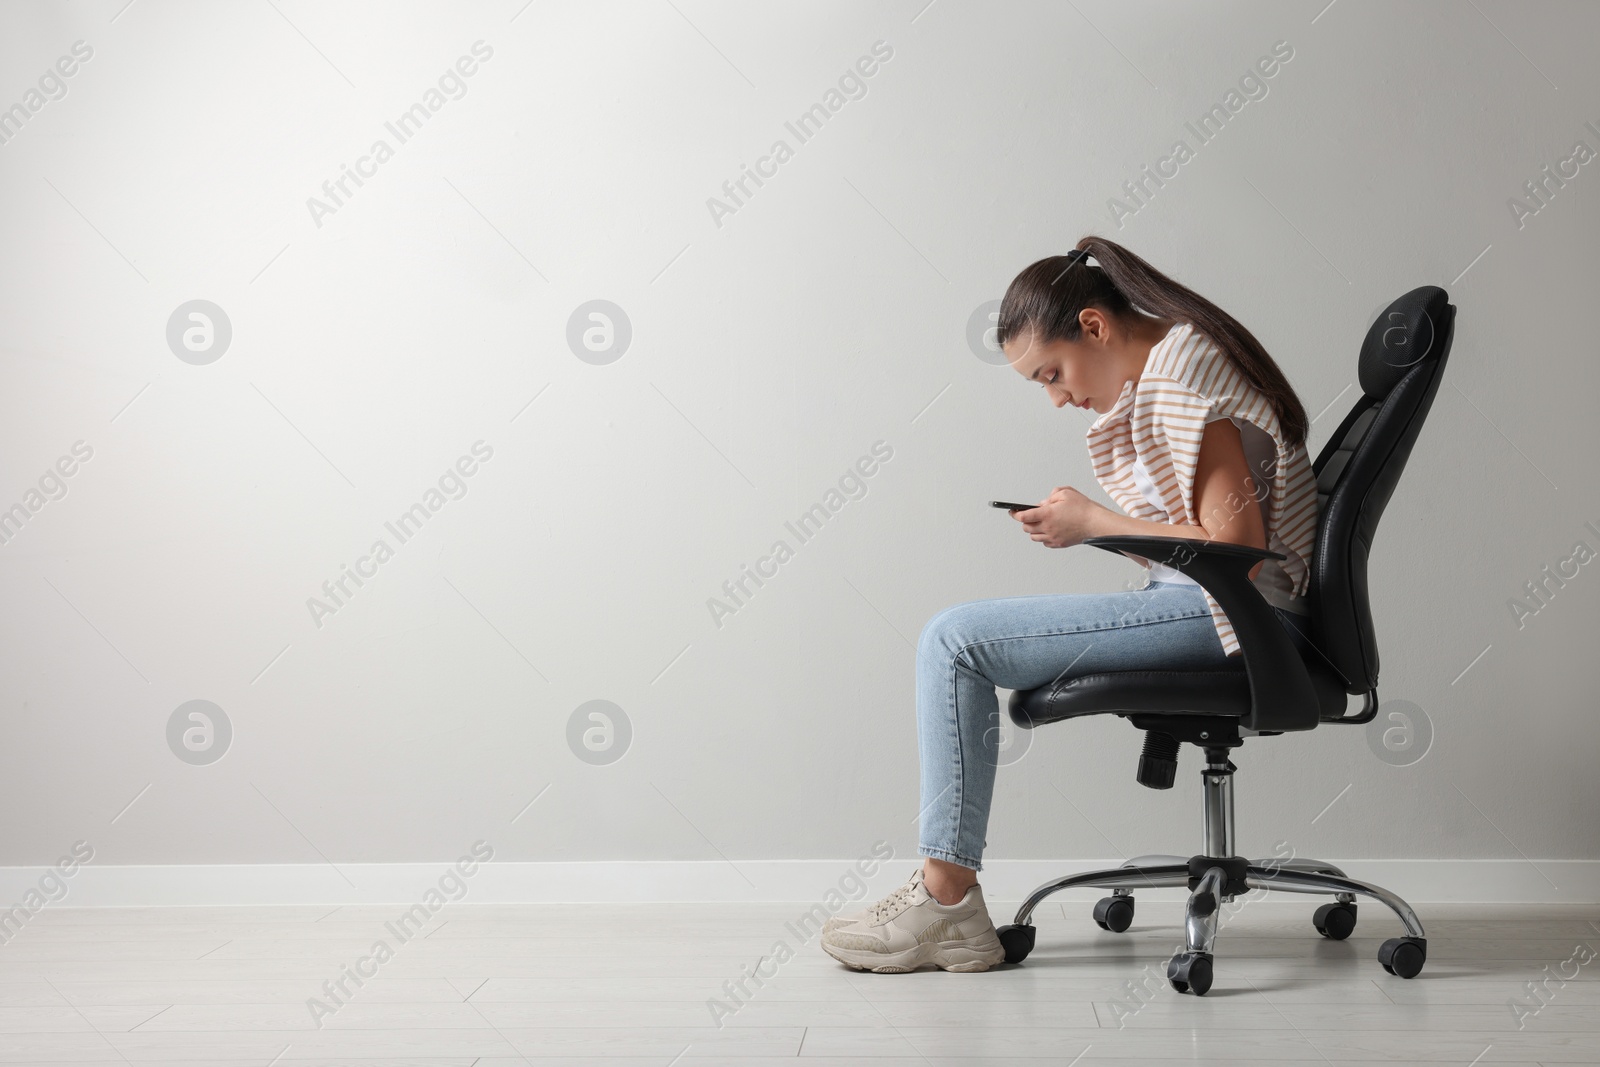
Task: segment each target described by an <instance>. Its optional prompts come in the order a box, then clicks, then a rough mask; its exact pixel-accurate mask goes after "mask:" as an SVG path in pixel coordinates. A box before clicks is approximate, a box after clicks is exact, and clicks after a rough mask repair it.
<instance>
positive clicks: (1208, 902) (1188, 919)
mask: <svg viewBox="0 0 1600 1067" xmlns="http://www.w3.org/2000/svg"><path fill="white" fill-rule="evenodd" d="M1227 884H1228V878H1227V875H1226V874H1224V873H1223V870H1222V868H1221V867H1208V868H1207V869H1206V873H1205V874H1202V875H1201V876H1200V884H1199V885H1197V886H1195V887H1194V892H1192V893H1190V894H1189V903H1188V904H1187V905H1185V908H1184V924H1183V925H1184V935H1185V941H1184V947H1185V948H1186V949H1187V950H1188V951H1189V952H1206V953H1209V952H1210V951H1211V947H1212V946H1213V945H1215V944H1216V943H1217V915H1218V913H1219V912H1221V910H1222V890H1223V887H1224V886H1226V885H1227Z"/></svg>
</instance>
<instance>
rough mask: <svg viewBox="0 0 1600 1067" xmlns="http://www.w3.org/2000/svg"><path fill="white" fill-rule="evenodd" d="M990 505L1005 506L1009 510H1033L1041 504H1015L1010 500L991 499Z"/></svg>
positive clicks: (993, 506)
mask: <svg viewBox="0 0 1600 1067" xmlns="http://www.w3.org/2000/svg"><path fill="white" fill-rule="evenodd" d="M989 506H990V507H991V508H1005V509H1006V510H1007V511H1032V510H1033V509H1034V508H1036V507H1038V506H1039V505H1038V504H1013V503H1012V502H1011V501H1009V500H991V501H989Z"/></svg>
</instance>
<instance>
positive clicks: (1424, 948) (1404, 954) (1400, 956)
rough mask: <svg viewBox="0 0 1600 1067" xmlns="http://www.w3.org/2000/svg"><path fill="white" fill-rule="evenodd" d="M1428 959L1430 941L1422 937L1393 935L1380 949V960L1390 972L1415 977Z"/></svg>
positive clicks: (1403, 976) (1404, 976)
mask: <svg viewBox="0 0 1600 1067" xmlns="http://www.w3.org/2000/svg"><path fill="white" fill-rule="evenodd" d="M1427 960H1428V942H1427V939H1426V938H1421V937H1391V938H1390V939H1389V940H1387V941H1385V942H1384V943H1383V944H1382V945H1381V946H1380V947H1379V949H1378V962H1379V963H1381V964H1383V969H1384V970H1386V971H1388V972H1389V973H1390V974H1398V975H1399V976H1400V977H1401V978H1415V977H1416V976H1417V975H1419V974H1421V973H1422V965H1423V964H1424V963H1426V962H1427Z"/></svg>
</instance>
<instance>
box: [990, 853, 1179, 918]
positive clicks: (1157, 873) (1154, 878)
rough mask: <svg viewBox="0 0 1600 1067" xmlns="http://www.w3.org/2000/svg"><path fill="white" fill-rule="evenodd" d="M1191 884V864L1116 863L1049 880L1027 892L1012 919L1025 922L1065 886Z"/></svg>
mask: <svg viewBox="0 0 1600 1067" xmlns="http://www.w3.org/2000/svg"><path fill="white" fill-rule="evenodd" d="M1188 884H1189V867H1188V864H1186V863H1174V864H1159V865H1152V866H1123V867H1114V868H1112V869H1111V870H1108V871H1088V872H1086V873H1084V874H1069V875H1067V876H1066V877H1065V878H1057V879H1055V880H1053V881H1049V882H1046V883H1045V884H1044V885H1042V886H1040V887H1039V888H1038V889H1035V890H1034V891H1033V892H1032V893H1030V894H1029V895H1028V899H1027V900H1025V901H1023V902H1022V907H1020V908H1018V909H1017V917H1016V918H1015V919H1013V920H1012V922H1013V923H1015V924H1016V925H1018V926H1025V925H1027V923H1028V920H1029V918H1031V917H1032V915H1033V910H1034V909H1035V908H1037V907H1038V906H1039V904H1040V903H1041V902H1042V901H1043V900H1044V898H1045V897H1048V896H1049V895H1050V894H1052V893H1058V892H1060V891H1061V890H1063V889H1073V888H1075V887H1078V886H1086V887H1091V888H1095V889H1124V890H1131V889H1166V888H1171V887H1173V886H1187V885H1188Z"/></svg>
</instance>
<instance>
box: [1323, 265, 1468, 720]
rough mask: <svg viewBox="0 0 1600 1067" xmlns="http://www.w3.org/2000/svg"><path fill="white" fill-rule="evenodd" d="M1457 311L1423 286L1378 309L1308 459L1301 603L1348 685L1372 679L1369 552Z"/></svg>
mask: <svg viewBox="0 0 1600 1067" xmlns="http://www.w3.org/2000/svg"><path fill="white" fill-rule="evenodd" d="M1455 313H1456V309H1455V305H1454V304H1451V303H1450V302H1449V294H1447V293H1446V292H1445V291H1444V290H1443V289H1440V288H1439V287H1438V286H1435V285H1424V286H1421V287H1419V288H1416V289H1413V290H1411V291H1410V292H1409V293H1406V294H1405V295H1404V296H1402V297H1400V298H1399V299H1397V300H1395V301H1394V302H1393V303H1391V304H1390V305H1389V306H1388V308H1386V309H1385V310H1384V313H1383V314H1381V315H1379V316H1378V319H1377V321H1376V322H1374V323H1373V324H1372V326H1371V328H1370V329H1368V330H1367V337H1366V340H1365V341H1364V342H1363V343H1362V345H1361V363H1360V372H1359V373H1360V381H1361V392H1362V396H1361V398H1360V399H1359V400H1358V401H1356V404H1355V406H1354V407H1353V408H1351V409H1350V414H1348V415H1346V416H1345V419H1344V421H1343V422H1342V423H1340V424H1339V428H1338V429H1337V430H1335V431H1334V432H1333V436H1332V437H1331V438H1330V439H1329V440H1328V443H1327V444H1326V445H1325V446H1323V449H1322V454H1321V455H1319V456H1318V457H1317V460H1316V463H1315V464H1313V468H1312V469H1313V470H1314V471H1315V472H1316V476H1317V504H1318V509H1319V514H1318V520H1317V541H1316V549H1315V552H1314V554H1313V560H1312V564H1311V588H1310V591H1309V592H1310V604H1309V605H1308V607H1309V608H1310V610H1311V622H1312V633H1313V639H1314V641H1315V643H1316V645H1317V647H1318V649H1319V650H1320V651H1321V652H1322V654H1323V655H1324V656H1325V657H1326V658H1327V660H1328V663H1329V665H1330V666H1331V667H1333V669H1334V670H1335V671H1337V672H1338V673H1339V674H1340V675H1341V676H1342V679H1343V681H1344V683H1345V692H1347V693H1351V694H1360V693H1367V692H1370V691H1371V690H1373V689H1375V688H1376V687H1377V684H1378V642H1377V636H1376V634H1375V633H1374V632H1373V626H1372V612H1371V609H1370V606H1369V604H1368V600H1367V555H1368V553H1369V552H1371V550H1372V538H1373V534H1374V532H1375V531H1376V530H1377V526H1378V519H1379V518H1381V517H1382V515H1383V509H1384V508H1385V507H1386V506H1387V505H1388V503H1389V497H1390V496H1391V495H1392V494H1393V492H1394V487H1395V483H1396V482H1398V481H1399V480H1400V473H1401V471H1403V470H1405V466H1406V460H1407V459H1408V458H1410V456H1411V446H1412V445H1413V444H1414V443H1415V442H1416V440H1417V435H1418V434H1419V433H1420V432H1421V431H1422V422H1423V419H1425V418H1426V417H1427V415H1428V409H1429V408H1430V407H1432V405H1433V396H1434V394H1435V393H1436V392H1438V390H1439V382H1440V379H1441V378H1442V377H1443V374H1444V365H1445V360H1446V359H1447V358H1448V356H1449V354H1450V342H1451V339H1452V338H1453V336H1454V333H1455Z"/></svg>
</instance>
